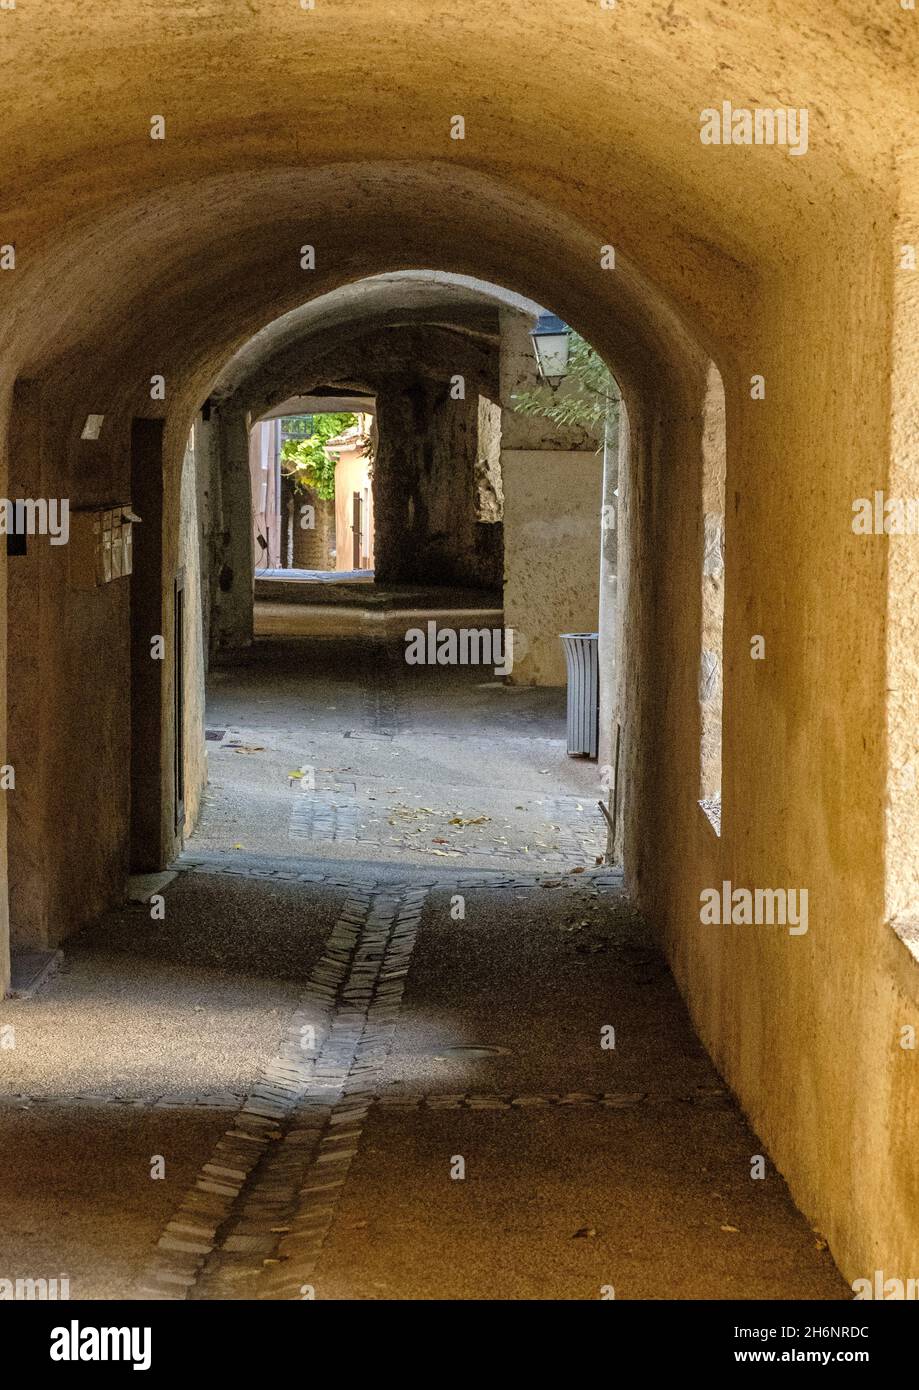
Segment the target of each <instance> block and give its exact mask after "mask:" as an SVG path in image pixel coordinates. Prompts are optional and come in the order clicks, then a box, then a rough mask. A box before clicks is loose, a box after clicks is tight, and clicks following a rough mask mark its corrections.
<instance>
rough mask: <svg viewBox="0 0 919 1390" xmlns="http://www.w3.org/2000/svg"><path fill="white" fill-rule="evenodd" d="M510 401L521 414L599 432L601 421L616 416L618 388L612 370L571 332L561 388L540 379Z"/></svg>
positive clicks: (617, 410) (616, 418)
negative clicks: (528, 389) (566, 367)
mask: <svg viewBox="0 0 919 1390" xmlns="http://www.w3.org/2000/svg"><path fill="white" fill-rule="evenodd" d="M511 403H512V405H513V407H514V409H515V410H519V411H520V413H521V415H540V416H542V418H543V419H545V420H551V421H552V423H553V424H555V425H582V426H583V427H584V428H585V429H587V430H589V431H590V432H591V433H592V434H595V433H597V432H598V431H599V432H600V433H601V434H602V432H603V427H604V423H605V421H606V420H607V417H608V418H609V423H610V425H613V424H615V422H616V421H617V420H618V418H619V390H618V388H617V386H616V382H615V380H614V378H613V376H612V373H611V372H610V371H609V369H608V368H607V366H606V363H605V362H604V361H603V359H602V357H600V356H599V355H598V354H597V353H596V352H594V350H593V348H592V347H591V346H590V344H589V343H587V342H585V340H584V339H583V338H582V337H580V335H579V334H577V333H572V334H571V342H570V346H569V353H568V373H567V375H566V377H565V385H564V389H563V390H561V391H560V390H558V389H557V388H553V387H551V386H549V385H548V384H547V383H546V382H540V384H539V385H538V386H535V387H533V389H532V390H530V391H518V392H516V393H515V394H514V395H513V396H512V397H511Z"/></svg>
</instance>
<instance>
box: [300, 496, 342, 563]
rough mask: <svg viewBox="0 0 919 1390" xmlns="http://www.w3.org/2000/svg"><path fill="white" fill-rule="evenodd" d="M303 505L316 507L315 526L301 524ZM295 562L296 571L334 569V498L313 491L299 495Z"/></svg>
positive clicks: (314, 509) (314, 511)
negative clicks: (321, 495)
mask: <svg viewBox="0 0 919 1390" xmlns="http://www.w3.org/2000/svg"><path fill="white" fill-rule="evenodd" d="M301 506H310V507H312V508H313V513H314V515H313V519H314V522H315V525H314V526H312V527H308V526H301V525H300V519H299V518H300V512H299V508H300V507H301ZM293 530H294V541H293V562H294V569H303V570H333V569H334V568H335V557H334V555H333V554H332V552H333V551H334V549H335V502H334V499H329V498H325V497H317V495H316V493H315V492H313V491H312V490H310V489H306V490H304V491H303V492H300V493H298V494H297V509H296V511H295V521H294V528H293Z"/></svg>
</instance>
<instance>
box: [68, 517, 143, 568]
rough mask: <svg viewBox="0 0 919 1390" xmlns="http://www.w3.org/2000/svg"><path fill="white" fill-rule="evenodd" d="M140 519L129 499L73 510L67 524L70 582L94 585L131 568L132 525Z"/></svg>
mask: <svg viewBox="0 0 919 1390" xmlns="http://www.w3.org/2000/svg"><path fill="white" fill-rule="evenodd" d="M139 521H140V517H139V516H137V515H136V514H135V513H134V512H133V511H132V510H131V504H130V502H126V503H122V504H121V505H119V506H116V507H102V508H93V509H91V510H75V511H73V512H72V513H71V524H70V585H71V588H74V589H96V588H98V587H99V586H100V585H102V584H110V583H111V582H112V581H113V580H114V579H125V578H127V576H128V575H129V574H131V572H132V570H133V545H134V540H133V528H134V524H135V523H136V522H139Z"/></svg>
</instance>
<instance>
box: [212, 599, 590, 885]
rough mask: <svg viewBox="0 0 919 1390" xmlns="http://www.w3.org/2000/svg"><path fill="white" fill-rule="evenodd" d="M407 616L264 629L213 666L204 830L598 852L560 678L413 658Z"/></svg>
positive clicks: (361, 849) (551, 862) (430, 853)
mask: <svg viewBox="0 0 919 1390" xmlns="http://www.w3.org/2000/svg"><path fill="white" fill-rule="evenodd" d="M339 616H340V615H339ZM411 621H412V620H409V622H411ZM405 622H406V620H405V619H404V618H401V619H398V618H397V619H395V620H393V621H392V622H391V623H389V624H374V623H369V622H367V620H366V619H362V627H361V629H360V630H359V631H358V632H357V633H356V634H355V635H353V636H350V637H345V638H331V637H327V638H321V639H313V640H310V641H303V640H297V639H291V638H286V637H266V638H262V639H260V640H259V641H258V642H257V643H256V644H255V645H254V646H253V647H252V648H251V649H250V650H248V651H247V652H244V653H242V654H241V655H240V656H239V657H238V658H236V659H235V660H234V661H233V662H232V663H225V664H223V665H221V666H220V667H219V668H218V669H217V670H215V671H213V672H212V674H211V678H210V691H209V703H208V715H207V724H208V740H207V748H208V760H209V778H210V783H209V787H208V791H207V793H206V800H205V812H204V817H203V820H202V823H201V825H200V828H199V829H198V831H197V833H196V835H195V843H196V844H198V845H200V846H201V847H204V848H208V849H218V850H231V851H232V850H234V849H235V847H236V846H240V847H241V849H243V850H254V851H256V852H259V853H266V854H278V853H281V854H291V855H297V854H307V853H321V854H323V855H328V856H333V857H336V858H337V857H350V856H354V855H357V856H358V857H360V858H368V859H373V860H377V861H384V860H386V861H390V862H400V863H411V864H427V865H429V866H432V867H438V866H440V867H442V866H443V861H450V862H455V863H456V864H457V865H461V866H466V867H487V866H493V865H494V862H495V860H496V859H497V860H499V861H501V862H509V863H517V864H519V865H520V866H521V867H523V868H526V867H527V866H532V867H533V868H534V869H535V868H539V867H545V866H558V867H565V866H568V867H570V866H573V865H582V866H585V867H586V866H588V865H592V864H595V863H596V861H597V858H598V856H602V855H603V853H604V850H605V846H606V822H605V821H604V819H603V816H602V814H601V812H600V810H599V808H598V806H597V801H598V799H599V798H600V797H601V796H602V795H603V791H602V786H601V777H600V772H599V770H598V767H597V764H596V762H589V761H587V760H585V759H579V758H569V757H568V756H567V753H566V746H565V696H564V691H562V690H546V689H539V690H537V689H530V688H526V687H515V686H508V685H505V684H504V683H503V682H502V681H500V680H498V679H496V678H495V677H494V675H493V673H492V672H490V671H482V670H481V669H476V668H472V667H457V668H450V667H411V666H408V665H406V663H405V661H404V660H403V659H402V658H403V651H404V642H403V640H402V638H401V636H400V633H401V632H402V631H404V628H405Z"/></svg>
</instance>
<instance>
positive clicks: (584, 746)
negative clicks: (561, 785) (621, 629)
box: [561, 632, 600, 758]
mask: <svg viewBox="0 0 919 1390" xmlns="http://www.w3.org/2000/svg"><path fill="white" fill-rule="evenodd" d="M561 639H562V645H563V647H564V648H565V662H566V664H567V667H568V756H569V757H572V756H574V755H576V754H581V755H582V756H585V755H586V756H587V757H588V758H595V757H596V756H597V741H598V734H599V724H600V663H599V660H598V657H597V642H598V639H599V633H596V632H563V633H561Z"/></svg>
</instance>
